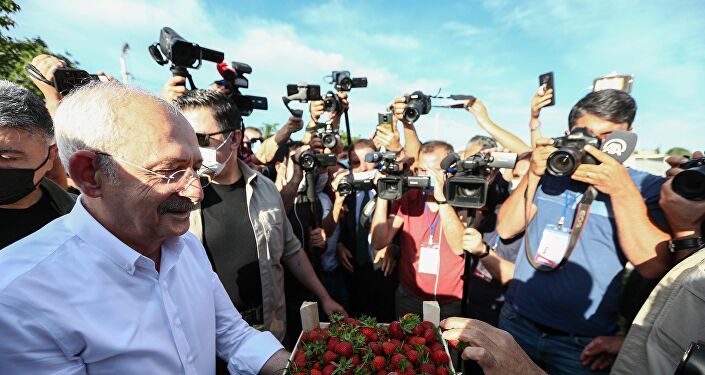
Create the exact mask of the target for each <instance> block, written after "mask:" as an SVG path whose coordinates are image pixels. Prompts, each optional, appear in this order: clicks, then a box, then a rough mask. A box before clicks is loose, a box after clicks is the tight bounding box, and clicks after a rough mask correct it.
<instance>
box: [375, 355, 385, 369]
mask: <svg viewBox="0 0 705 375" xmlns="http://www.w3.org/2000/svg"><path fill="white" fill-rule="evenodd" d="M385 366H387V360H386V359H384V357H382V356H381V355H378V356H376V357H374V358H372V367H374V368H375V370H383V369H384V367H385Z"/></svg>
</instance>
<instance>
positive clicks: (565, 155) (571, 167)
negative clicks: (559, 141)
mask: <svg viewBox="0 0 705 375" xmlns="http://www.w3.org/2000/svg"><path fill="white" fill-rule="evenodd" d="M581 160H582V156H581V155H580V154H579V152H578V151H576V150H573V149H569V148H562V149H560V150H558V151H556V152H554V153H552V154H551V156H549V157H548V160H547V161H546V170H547V171H548V173H550V174H551V175H553V176H557V177H561V176H568V175H571V174H573V172H574V171H575V169H576V168H577V167H578V165H580V161H581Z"/></svg>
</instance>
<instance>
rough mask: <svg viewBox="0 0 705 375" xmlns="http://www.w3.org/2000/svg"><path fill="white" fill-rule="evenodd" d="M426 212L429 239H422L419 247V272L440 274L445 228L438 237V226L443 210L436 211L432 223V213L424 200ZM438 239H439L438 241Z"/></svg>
mask: <svg viewBox="0 0 705 375" xmlns="http://www.w3.org/2000/svg"><path fill="white" fill-rule="evenodd" d="M424 212H425V213H426V215H427V217H428V229H429V236H428V240H427V241H422V242H421V246H420V248H419V272H421V273H426V274H430V275H436V276H437V275H438V272H439V269H440V265H441V237H442V236H443V228H442V227H441V233H440V235H439V236H438V237H437V238H436V237H435V236H434V235H435V233H436V228H437V227H438V221H439V219H440V217H439V216H440V213H441V211H440V210H438V212H436V218H435V219H434V220H433V223H431V214H430V213H429V212H428V206H427V205H426V203H425V202H424ZM436 239H437V241H436Z"/></svg>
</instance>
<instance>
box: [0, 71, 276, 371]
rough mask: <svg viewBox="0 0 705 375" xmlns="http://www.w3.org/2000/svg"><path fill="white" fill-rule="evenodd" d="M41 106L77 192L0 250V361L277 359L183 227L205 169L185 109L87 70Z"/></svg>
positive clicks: (117, 364)
mask: <svg viewBox="0 0 705 375" xmlns="http://www.w3.org/2000/svg"><path fill="white" fill-rule="evenodd" d="M54 120H55V126H56V129H55V131H56V140H57V145H58V148H59V155H60V158H61V161H62V163H63V164H64V165H65V167H66V169H67V170H68V171H69V173H70V175H71V178H72V179H73V181H74V182H75V183H76V185H77V186H78V188H79V189H80V191H81V196H80V198H79V201H78V202H77V203H76V204H75V206H74V207H73V210H72V211H71V212H70V213H69V214H67V215H65V216H62V217H60V218H59V219H56V220H54V221H53V222H51V223H49V224H48V225H46V226H45V227H43V228H42V229H40V230H39V231H37V232H35V233H34V234H31V235H29V236H28V237H25V238H24V239H22V240H20V241H17V242H15V243H14V244H12V245H10V246H8V247H7V248H6V249H4V250H3V251H1V252H0V332H2V339H1V340H0V369H2V372H3V373H7V374H58V373H61V374H69V373H70V374H79V373H80V374H85V373H104V374H105V373H110V374H213V373H214V372H215V367H216V365H215V360H214V358H215V356H216V353H217V355H218V356H219V357H220V358H222V359H223V360H225V361H227V363H228V368H229V370H230V371H231V372H232V373H237V374H257V373H263V374H273V373H275V372H278V371H279V370H280V369H282V368H283V367H285V366H286V363H287V358H288V353H287V352H286V351H285V350H284V349H283V347H282V346H281V344H280V343H279V341H278V340H277V339H276V338H275V337H274V336H273V335H272V334H270V333H269V332H259V331H257V330H255V329H254V328H252V327H250V326H249V325H248V324H247V322H245V320H243V319H242V316H241V315H240V314H239V313H238V311H237V310H236V309H235V308H234V307H233V305H232V303H231V302H230V298H228V295H227V293H226V291H225V289H224V288H223V285H222V283H221V282H220V280H219V279H218V277H217V275H216V274H215V273H214V272H213V270H212V268H211V265H210V262H209V261H208V257H207V256H206V253H205V251H204V250H203V246H202V245H201V243H200V242H199V241H198V240H197V239H196V238H195V237H194V236H193V235H191V234H188V233H186V232H187V230H188V227H189V214H190V211H191V210H192V209H193V208H194V204H195V203H197V202H199V201H201V200H202V199H203V192H202V182H203V184H208V182H209V180H208V175H207V173H211V174H212V173H213V172H211V171H210V170H209V169H202V168H201V166H202V158H201V154H200V152H199V150H198V145H197V144H196V141H195V138H196V137H195V134H194V132H193V129H191V127H190V126H189V124H188V122H187V121H186V119H185V118H184V117H183V116H182V115H180V114H179V113H178V111H176V109H174V108H173V107H172V106H171V105H170V104H168V103H166V102H164V101H162V100H160V99H158V98H155V97H153V96H151V95H150V94H147V93H144V92H141V91H139V90H138V89H136V88H133V87H130V86H126V85H122V84H119V83H102V82H93V83H90V84H88V85H86V86H84V87H82V88H80V89H77V90H75V91H74V92H73V93H71V94H70V95H68V96H67V97H65V98H64V99H63V100H62V102H61V105H60V106H59V108H58V109H57V112H56V116H55V119H54ZM199 177H204V179H199ZM201 181H202V182H201Z"/></svg>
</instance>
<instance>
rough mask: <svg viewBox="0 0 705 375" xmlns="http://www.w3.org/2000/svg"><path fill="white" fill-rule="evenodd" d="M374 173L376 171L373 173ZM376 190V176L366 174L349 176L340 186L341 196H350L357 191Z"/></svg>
mask: <svg viewBox="0 0 705 375" xmlns="http://www.w3.org/2000/svg"><path fill="white" fill-rule="evenodd" d="M373 172H374V171H373ZM374 188H375V185H374V174H369V175H367V173H366V172H362V173H353V174H349V175H347V176H346V177H345V179H343V180H342V181H340V183H339V184H338V193H339V194H340V195H343V196H345V195H350V194H352V193H354V192H356V191H366V190H372V189H374Z"/></svg>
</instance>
